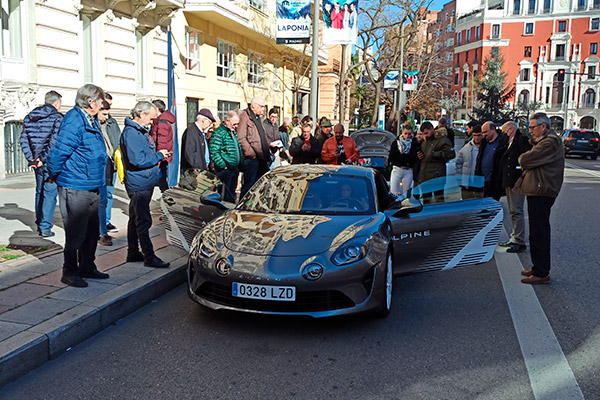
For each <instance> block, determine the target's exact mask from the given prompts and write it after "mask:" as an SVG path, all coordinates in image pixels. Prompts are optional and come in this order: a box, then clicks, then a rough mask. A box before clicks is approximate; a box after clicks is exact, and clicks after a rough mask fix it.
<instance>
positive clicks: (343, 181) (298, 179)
mask: <svg viewBox="0 0 600 400" xmlns="http://www.w3.org/2000/svg"><path fill="white" fill-rule="evenodd" d="M373 199H374V195H373V189H372V185H371V182H370V180H369V179H367V178H366V177H364V176H354V175H340V174H328V173H302V172H294V173H279V174H275V173H270V174H267V175H265V176H263V177H262V178H261V179H260V180H259V181H258V182H257V183H256V184H255V185H254V186H253V187H252V189H250V191H249V192H248V193H247V194H246V196H244V198H243V199H242V201H241V202H240V204H239V205H238V206H237V209H238V210H241V211H255V212H263V213H280V214H317V215H331V214H345V215H349V214H357V215H369V214H374V213H375V202H374V200H373Z"/></svg>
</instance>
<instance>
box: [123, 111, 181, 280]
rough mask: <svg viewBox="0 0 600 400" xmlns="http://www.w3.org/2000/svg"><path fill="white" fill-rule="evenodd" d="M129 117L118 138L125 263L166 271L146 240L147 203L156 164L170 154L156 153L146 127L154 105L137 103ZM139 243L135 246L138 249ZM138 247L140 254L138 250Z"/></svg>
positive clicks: (149, 219) (149, 222) (154, 113)
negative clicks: (125, 214)
mask: <svg viewBox="0 0 600 400" xmlns="http://www.w3.org/2000/svg"><path fill="white" fill-rule="evenodd" d="M131 116H132V118H125V128H123V134H122V135H121V152H122V154H123V165H124V166H125V189H126V190H127V195H128V196H129V199H130V201H129V222H128V223H127V261H128V262H135V261H144V265H145V266H147V267H154V268H167V267H168V266H169V263H166V262H164V261H163V260H161V259H160V258H158V257H157V256H156V255H155V254H154V247H153V246H152V241H151V240H150V232H149V230H150V227H151V226H152V216H151V215H150V200H152V192H153V191H154V186H156V184H157V182H158V164H159V162H160V161H161V160H164V158H165V157H166V156H167V155H170V152H169V151H167V150H164V149H163V150H160V151H156V146H155V145H154V140H152V137H151V136H150V131H149V127H150V125H151V123H152V120H153V119H154V118H156V117H157V116H158V110H157V108H156V106H155V105H154V104H152V103H150V102H149V101H140V102H139V103H137V104H136V105H135V107H134V108H133V110H131ZM138 242H139V247H138ZM140 247H141V248H142V252H141V253H140V250H139V248H140Z"/></svg>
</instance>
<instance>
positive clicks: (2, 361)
mask: <svg viewBox="0 0 600 400" xmlns="http://www.w3.org/2000/svg"><path fill="white" fill-rule="evenodd" d="M186 263H187V256H183V257H180V258H177V259H175V260H173V261H172V262H171V265H176V267H171V268H169V269H164V270H161V269H157V270H154V271H152V272H150V273H148V274H145V275H143V276H140V277H138V278H136V279H134V280H132V281H129V282H127V283H125V284H123V285H120V286H119V287H116V288H115V289H113V290H111V291H109V292H106V293H104V294H102V295H100V296H98V297H95V298H93V299H91V300H88V301H87V302H84V303H82V304H80V305H78V306H76V307H74V308H72V309H69V310H67V311H65V312H64V313H62V314H60V315H56V316H54V317H53V318H50V319H49V320H46V321H44V322H42V323H41V324H39V325H36V326H33V327H31V328H30V329H28V330H26V331H23V332H20V333H18V334H16V335H14V336H12V337H10V338H8V339H7V340H5V341H3V342H2V343H0V388H1V387H2V386H4V385H6V384H7V383H10V382H13V381H15V380H16V379H18V378H20V377H21V376H23V375H25V374H26V373H27V372H29V371H31V370H33V369H35V368H37V367H39V366H41V365H43V364H44V363H45V362H47V361H49V360H52V359H54V358H56V357H58V356H59V355H61V354H63V353H64V352H66V351H68V350H70V348H71V347H73V346H75V345H77V344H79V343H81V342H83V341H85V340H86V339H88V338H90V337H92V336H93V335H95V334H96V333H98V332H100V331H102V330H103V329H105V328H107V327H108V326H109V325H111V324H113V323H115V322H116V321H118V320H119V319H121V318H123V317H125V316H127V315H129V314H131V313H133V312H134V311H136V310H138V309H139V308H141V307H143V306H145V305H146V304H148V303H150V301H152V300H154V299H156V298H158V297H160V296H162V295H163V294H165V293H167V292H168V291H170V290H172V289H174V288H176V287H177V286H179V285H181V284H182V283H183V282H185V280H186V276H185V274H186V271H185V269H186Z"/></svg>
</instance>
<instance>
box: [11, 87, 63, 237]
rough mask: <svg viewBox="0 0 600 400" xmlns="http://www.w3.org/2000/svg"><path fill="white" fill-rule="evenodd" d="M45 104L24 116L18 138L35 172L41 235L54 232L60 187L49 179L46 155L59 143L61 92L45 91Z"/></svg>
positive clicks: (52, 234) (36, 220)
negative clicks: (55, 211)
mask: <svg viewBox="0 0 600 400" xmlns="http://www.w3.org/2000/svg"><path fill="white" fill-rule="evenodd" d="M44 103H45V104H44V105H43V106H40V107H36V108H34V109H33V110H32V111H31V112H30V113H29V114H28V115H27V116H26V117H25V119H24V120H23V132H21V137H20V138H19V142H20V143H21V148H22V149H23V154H25V158H26V159H27V161H29V166H30V168H32V169H33V171H34V172H35V224H36V225H37V228H38V233H39V234H40V236H42V237H51V236H54V232H52V230H51V229H52V227H53V226H54V224H53V223H52V216H53V215H54V209H55V208H56V198H57V196H58V187H57V186H56V183H54V182H52V183H51V182H48V170H47V169H46V157H48V153H50V149H52V147H53V146H54V143H56V138H57V136H58V128H59V127H60V124H61V122H62V119H63V115H62V114H61V113H60V107H61V105H62V96H61V95H60V94H59V93H58V92H55V91H54V90H51V91H49V92H48V93H46V96H45V98H44Z"/></svg>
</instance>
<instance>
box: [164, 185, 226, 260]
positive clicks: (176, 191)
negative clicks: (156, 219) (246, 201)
mask: <svg viewBox="0 0 600 400" xmlns="http://www.w3.org/2000/svg"><path fill="white" fill-rule="evenodd" d="M220 200H221V196H220V195H219V194H218V193H215V192H206V193H204V194H202V195H201V194H200V193H199V192H197V191H189V190H185V189H182V188H179V187H172V188H170V189H168V190H165V191H164V193H163V194H162V197H161V199H160V208H161V211H162V222H163V224H164V227H165V232H166V234H167V242H169V244H171V245H173V246H175V247H179V248H180V249H183V250H185V251H189V250H190V244H191V243H192V239H194V236H196V233H198V231H200V229H202V228H204V226H206V224H208V223H209V222H210V221H212V220H213V219H215V218H217V217H218V216H220V215H222V214H223V213H225V211H227V210H228V209H230V208H233V206H234V205H233V204H231V203H222V202H221V201H220Z"/></svg>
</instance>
